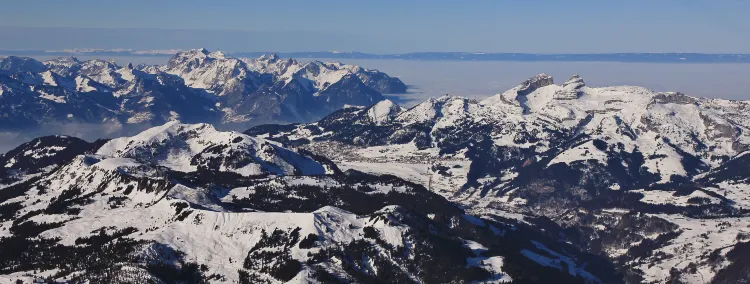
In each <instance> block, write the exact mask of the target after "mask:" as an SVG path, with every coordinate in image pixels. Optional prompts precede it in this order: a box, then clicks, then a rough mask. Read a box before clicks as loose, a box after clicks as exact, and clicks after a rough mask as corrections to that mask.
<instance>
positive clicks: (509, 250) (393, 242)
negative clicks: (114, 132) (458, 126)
mask: <svg viewBox="0 0 750 284" xmlns="http://www.w3.org/2000/svg"><path fill="white" fill-rule="evenodd" d="M0 163H2V167H0V169H1V171H0V178H2V179H0V181H1V183H2V185H0V251H1V252H2V254H0V282H3V283H5V282H9V283H15V281H18V280H21V281H26V282H25V283H27V282H30V281H32V280H34V279H36V280H40V279H48V280H49V279H52V280H59V281H72V282H75V283H79V282H84V283H289V282H291V283H336V282H339V283H378V282H383V281H396V282H399V283H412V282H413V283H468V282H472V281H482V282H494V283H500V282H509V281H512V280H513V281H519V282H547V283H548V282H550V281H558V280H559V281H565V282H584V281H589V282H591V281H593V282H610V281H612V280H617V279H618V278H617V277H618V276H617V275H616V273H615V271H614V269H613V267H612V266H611V265H608V264H607V262H606V261H602V259H601V258H600V257H598V256H595V255H591V254H587V253H580V252H579V251H578V250H577V249H575V248H574V247H572V246H570V245H568V244H564V243H559V242H557V241H556V240H555V239H552V238H549V237H547V236H545V235H544V234H541V233H539V232H536V231H534V230H532V229H530V228H528V227H527V226H526V225H524V224H523V223H522V222H519V221H516V220H511V219H507V220H502V221H501V220H489V219H482V218H479V217H476V216H472V215H470V214H467V212H465V210H463V209H461V208H460V207H458V206H456V205H454V204H453V203H451V202H450V201H448V200H446V199H445V198H443V197H441V196H440V195H437V194H435V193H433V192H431V191H429V190H427V188H425V187H424V186H422V185H420V184H417V183H413V182H409V181H406V180H403V179H401V178H398V177H396V176H377V175H370V174H366V173H363V172H358V171H354V170H347V171H342V170H341V169H339V168H338V166H336V165H335V164H334V163H333V162H331V161H330V160H328V159H325V158H323V157H320V156H318V155H315V154H313V153H310V152H308V151H306V150H304V149H291V148H289V147H287V146H284V145H282V144H280V143H278V142H272V141H270V140H266V139H263V138H257V137H252V136H249V135H246V134H242V133H238V132H220V131H217V130H215V129H214V128H213V127H212V126H210V125H208V124H181V123H178V122H170V123H167V124H164V125H161V126H158V127H154V128H151V129H148V130H146V131H144V132H142V133H140V134H137V135H135V136H132V137H123V138H118V139H112V140H100V141H96V142H93V143H88V142H85V141H83V140H80V139H77V138H72V137H63V136H48V137H42V138H38V139H35V140H32V141H30V142H28V143H24V144H23V145H21V146H19V147H18V148H16V149H14V150H12V151H10V152H8V153H6V154H5V155H2V156H0ZM562 268H564V269H562Z"/></svg>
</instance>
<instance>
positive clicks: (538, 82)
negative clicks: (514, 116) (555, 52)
mask: <svg viewBox="0 0 750 284" xmlns="http://www.w3.org/2000/svg"><path fill="white" fill-rule="evenodd" d="M554 83H555V82H554V80H553V79H552V76H550V75H547V74H545V73H541V74H537V75H536V76H534V77H531V78H529V79H528V80H526V81H523V82H521V84H519V85H518V87H516V88H517V91H516V92H517V93H518V94H519V95H521V96H525V95H528V94H530V93H532V92H534V91H535V90H536V89H539V88H541V87H546V86H549V85H552V84H554Z"/></svg>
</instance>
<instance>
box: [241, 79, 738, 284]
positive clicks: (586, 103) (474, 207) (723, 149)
mask: <svg viewBox="0 0 750 284" xmlns="http://www.w3.org/2000/svg"><path fill="white" fill-rule="evenodd" d="M749 107H750V102H748V101H732V100H722V99H705V98H696V97H690V96H687V95H685V94H682V93H676V92H665V93H661V92H653V91H651V90H648V89H645V88H640V87H633V86H618V87H598V88H595V87H589V86H587V85H586V84H585V82H584V80H583V79H582V78H580V77H579V76H573V77H572V78H570V79H569V80H567V81H566V82H564V83H563V84H561V85H556V84H554V83H553V79H552V77H550V76H548V75H545V74H540V75H537V76H535V77H533V78H530V79H529V80H527V81H524V82H522V83H521V84H519V85H518V86H517V87H515V88H513V89H511V90H508V91H506V92H503V93H500V94H497V95H495V96H491V97H489V98H487V99H485V100H483V101H475V100H470V99H466V98H461V97H453V96H444V97H440V98H434V99H430V100H427V101H425V102H423V103H421V104H418V105H416V106H414V107H412V108H411V109H403V108H401V107H399V106H398V105H396V104H394V103H393V102H391V101H382V102H379V103H377V104H375V105H373V106H371V107H366V108H347V109H343V110H340V111H338V112H335V113H333V114H331V115H329V116H327V117H325V118H324V119H322V120H320V121H318V122H315V123H311V124H295V125H262V126H257V127H254V128H251V129H250V130H248V131H246V132H245V133H246V134H249V135H254V136H258V137H263V138H266V139H270V140H275V141H278V142H281V143H285V144H288V145H295V147H299V148H303V149H306V150H309V151H311V152H313V153H316V154H318V155H321V156H325V157H328V158H330V159H331V160H333V161H334V162H335V163H337V164H338V165H339V166H340V168H342V169H355V170H359V171H363V172H368V173H372V174H390V175H396V176H399V177H401V178H404V179H406V180H409V181H412V182H415V183H419V184H422V185H424V186H425V187H427V188H428V189H429V190H431V191H432V192H435V193H438V194H440V195H441V196H443V197H445V198H446V199H448V200H451V201H453V202H455V203H456V204H460V205H461V206H462V207H463V208H466V210H467V211H468V212H471V213H472V214H474V215H477V216H484V217H485V218H488V219H493V218H496V219H507V218H510V219H516V220H523V221H522V222H526V223H528V224H530V226H531V227H533V228H536V229H537V230H538V231H540V232H544V233H545V234H547V235H548V236H550V237H552V238H556V239H558V240H560V241H561V242H565V243H569V244H572V245H573V246H575V247H577V248H579V249H580V250H582V251H585V252H589V253H592V254H596V255H599V256H602V257H605V258H607V259H609V260H610V261H611V263H612V264H613V265H614V266H615V267H616V268H617V271H618V272H619V273H621V275H622V277H623V279H624V281H625V282H628V283H640V282H657V283H663V282H669V281H675V282H687V283H704V282H708V281H711V279H713V281H714V282H716V283H740V282H742V281H745V280H746V279H747V276H748V270H747V263H748V258H747V257H745V256H743V253H744V252H746V251H747V248H746V246H747V243H746V242H747V241H748V240H749V239H748V237H747V236H748V234H749V233H750V229H748V228H750V227H748V226H750V215H749V214H750V211H748V198H750V197H749V196H748V193H750V191H748V188H750V184H748V180H747V176H748V173H749V172H748V170H747V167H746V166H745V165H746V162H747V161H746V160H747V151H748V150H750V136H749V135H748V133H749V132H748V130H750V115H749V114H748V113H747V110H748V108H749ZM743 279H744V280H743ZM737 281H739V282H737Z"/></svg>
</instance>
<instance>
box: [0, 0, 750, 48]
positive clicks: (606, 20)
mask: <svg viewBox="0 0 750 284" xmlns="http://www.w3.org/2000/svg"><path fill="white" fill-rule="evenodd" d="M748 12H750V1H742V0H717V1H708V0H705V1H699V0H656V1H645V0H633V1H608V0H597V1H594V0H578V1H560V0H554V1H552V0H547V1H543V0H537V1H503V0H495V1H441V0H432V1H424V0H413V1H392V0H379V1H351V0H349V1H344V0H341V1H309V0H304V1H303V0H287V1H283V0H279V1H192V0H190V1H170V0H158V1H153V0H151V1H144V0H130V1H93V0H90V1H80V0H66V1H59V0H34V1H5V2H4V3H3V9H1V10H0V38H3V40H2V41H0V49H60V48H134V49H167V48H194V47H199V46H200V47H207V48H210V49H223V50H227V51H282V52H284V51H321V50H354V51H362V52H373V53H401V52H412V51H477V52H478V51H483V52H529V53H605V52H707V53H750V37H748V36H747V33H748V31H750V17H747V13H748Z"/></svg>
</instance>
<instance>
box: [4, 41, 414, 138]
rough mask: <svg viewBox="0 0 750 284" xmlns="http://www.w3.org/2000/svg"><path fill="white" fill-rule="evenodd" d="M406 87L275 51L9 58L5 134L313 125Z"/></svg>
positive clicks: (355, 70)
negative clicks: (58, 127)
mask: <svg viewBox="0 0 750 284" xmlns="http://www.w3.org/2000/svg"><path fill="white" fill-rule="evenodd" d="M405 91H406V85H404V83H403V82H401V81H400V80H399V79H397V78H392V77H390V76H388V75H387V74H385V73H382V72H379V71H377V70H371V69H365V68H362V67H358V66H352V65H345V64H341V63H323V62H319V61H311V62H305V63H300V62H297V61H296V60H294V59H281V58H279V57H277V56H276V55H270V56H262V57H260V58H257V59H239V58H232V57H227V56H225V55H224V54H223V53H222V52H218V51H217V52H208V51H207V50H205V49H196V50H190V51H185V52H180V53H177V54H176V55H174V56H173V57H172V58H171V59H170V60H169V62H168V63H167V64H166V65H159V66H132V65H130V64H129V65H127V66H119V65H117V64H115V63H114V62H110V61H105V60H88V61H80V60H78V59H76V58H74V57H64V58H58V59H53V60H48V61H45V62H39V61H37V60H34V59H32V58H26V57H15V56H9V57H4V58H0V112H2V113H3V115H2V116H0V130H13V129H26V128H29V127H34V126H38V125H40V124H50V123H52V124H55V123H57V124H65V123H94V124H108V125H115V126H118V125H120V126H121V125H158V124H163V123H165V122H167V121H170V120H175V119H179V120H181V121H184V122H208V123H249V122H253V123H255V122H258V121H267V122H270V121H287V122H305V121H312V120H316V119H319V118H321V117H323V116H324V115H327V114H329V113H331V112H333V111H335V110H338V109H340V108H341V107H343V106H345V105H362V106H367V105H372V104H374V103H376V102H378V101H380V100H383V99H384V98H383V95H382V94H383V93H403V92H405ZM251 120H252V121H251Z"/></svg>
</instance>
